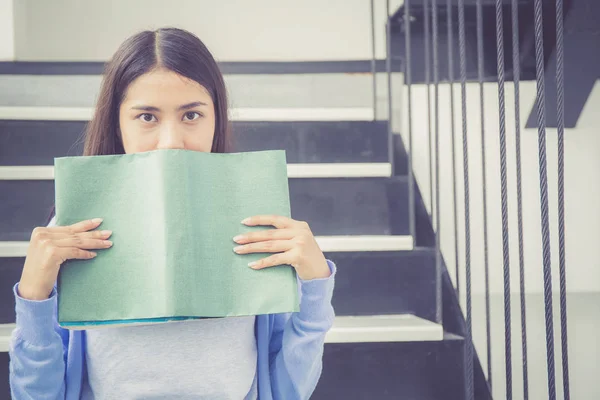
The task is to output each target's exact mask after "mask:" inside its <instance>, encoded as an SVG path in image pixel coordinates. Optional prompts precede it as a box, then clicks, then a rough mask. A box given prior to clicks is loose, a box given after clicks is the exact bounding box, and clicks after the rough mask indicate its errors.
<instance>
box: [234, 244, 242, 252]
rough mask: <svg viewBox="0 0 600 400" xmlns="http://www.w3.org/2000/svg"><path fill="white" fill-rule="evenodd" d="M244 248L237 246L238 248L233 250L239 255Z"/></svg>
mask: <svg viewBox="0 0 600 400" xmlns="http://www.w3.org/2000/svg"><path fill="white" fill-rule="evenodd" d="M242 247H243V246H237V247H234V248H233V251H235V252H236V253H238V252H239V251H240V250H241V249H242Z"/></svg>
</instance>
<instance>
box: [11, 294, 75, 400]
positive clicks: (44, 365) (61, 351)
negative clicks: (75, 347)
mask: <svg viewBox="0 0 600 400" xmlns="http://www.w3.org/2000/svg"><path fill="white" fill-rule="evenodd" d="M18 289H19V284H18V283H17V284H15V286H14V287H13V292H14V295H15V301H16V307H15V310H16V327H15V329H14V330H13V332H12V335H11V340H10V344H9V350H8V351H9V355H10V366H9V381H10V388H11V394H12V398H13V399H14V400H25V399H35V400H59V399H60V400H63V399H64V398H65V365H66V364H65V360H66V351H67V348H68V340H69V335H68V332H67V331H65V330H64V329H62V328H60V327H59V326H58V323H57V322H56V317H55V316H56V312H55V310H56V289H54V290H53V291H52V294H51V295H50V297H49V298H48V299H46V300H41V301H35V300H27V299H24V298H22V297H21V296H19V292H18Z"/></svg>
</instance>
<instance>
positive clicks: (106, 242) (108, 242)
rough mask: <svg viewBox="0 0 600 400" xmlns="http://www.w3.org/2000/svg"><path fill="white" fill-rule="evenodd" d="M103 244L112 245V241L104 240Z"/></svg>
mask: <svg viewBox="0 0 600 400" xmlns="http://www.w3.org/2000/svg"><path fill="white" fill-rule="evenodd" d="M104 244H105V245H106V246H112V245H113V242H111V241H110V240H105V241H104Z"/></svg>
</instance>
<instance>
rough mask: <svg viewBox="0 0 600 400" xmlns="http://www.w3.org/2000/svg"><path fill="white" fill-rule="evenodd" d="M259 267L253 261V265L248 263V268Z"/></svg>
mask: <svg viewBox="0 0 600 400" xmlns="http://www.w3.org/2000/svg"><path fill="white" fill-rule="evenodd" d="M257 265H258V263H257V262H256V261H253V262H251V263H248V266H249V267H250V268H254V267H256V266H257Z"/></svg>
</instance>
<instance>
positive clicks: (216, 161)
mask: <svg viewBox="0 0 600 400" xmlns="http://www.w3.org/2000/svg"><path fill="white" fill-rule="evenodd" d="M55 200H56V217H57V220H56V223H57V225H61V226H65V225H70V224H73V223H76V222H79V221H82V220H85V219H91V218H103V219H104V221H103V222H102V224H101V225H100V227H99V228H98V229H102V230H104V229H106V230H111V231H113V234H112V236H111V238H110V240H112V241H113V243H114V244H113V246H112V247H111V248H109V249H104V250H94V251H96V252H97V253H98V255H97V257H96V258H94V259H90V260H68V261H67V262H65V264H64V265H63V266H62V267H61V270H60V273H59V278H58V285H57V286H58V322H59V324H60V325H61V326H64V327H66V328H71V329H80V328H85V329H89V328H94V327H98V326H106V325H110V326H114V325H115V324H131V323H151V322H165V321H169V320H179V319H188V318H212V317H230V316H247V315H258V314H270V313H281V312H294V311H298V309H299V293H298V286H297V285H298V283H297V279H296V274H295V271H294V269H293V268H292V267H291V266H289V265H282V266H277V267H272V268H266V269H263V270H253V269H251V268H249V267H248V263H249V262H251V261H256V260H259V259H261V258H264V257H266V256H268V255H270V254H264V253H263V254H248V255H238V254H236V253H234V251H233V248H234V247H235V245H236V244H235V242H234V241H233V237H234V236H236V235H239V234H241V233H245V232H249V231H252V230H257V229H273V227H267V226H260V227H248V226H245V225H243V224H242V223H241V221H242V220H243V219H245V218H247V217H250V216H254V215H262V214H268V215H273V214H274V215H282V216H287V217H290V216H291V211H290V200H289V188H288V178H287V165H286V158H285V152H284V151H282V150H274V151H258V152H244V153H226V154H218V153H201V152H195V151H188V150H155V151H150V152H144V153H134V154H124V155H106V156H79V157H59V158H56V159H55Z"/></svg>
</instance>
